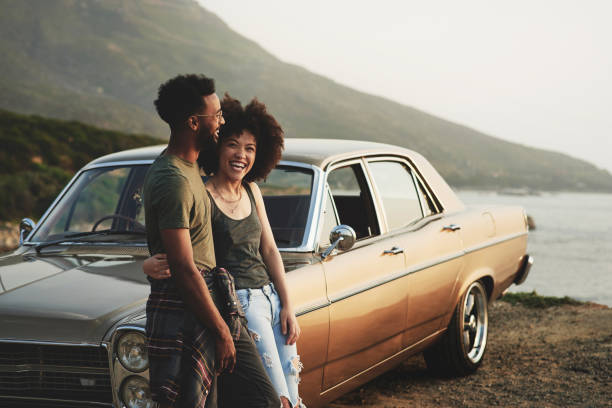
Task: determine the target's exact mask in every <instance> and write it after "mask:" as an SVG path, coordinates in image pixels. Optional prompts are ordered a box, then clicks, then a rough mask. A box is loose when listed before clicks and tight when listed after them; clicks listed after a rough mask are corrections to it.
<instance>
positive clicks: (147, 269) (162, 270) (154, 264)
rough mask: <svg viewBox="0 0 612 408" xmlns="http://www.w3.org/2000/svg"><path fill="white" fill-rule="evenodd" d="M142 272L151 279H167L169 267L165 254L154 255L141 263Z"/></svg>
mask: <svg viewBox="0 0 612 408" xmlns="http://www.w3.org/2000/svg"><path fill="white" fill-rule="evenodd" d="M142 271H143V272H144V273H145V274H146V275H148V276H150V277H152V278H153V279H167V278H169V277H170V276H172V275H171V274H170V267H169V266H168V260H167V258H166V254H155V255H153V256H152V257H150V258H147V260H145V261H144V262H143V263H142Z"/></svg>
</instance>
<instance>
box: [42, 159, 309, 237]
mask: <svg viewBox="0 0 612 408" xmlns="http://www.w3.org/2000/svg"><path fill="white" fill-rule="evenodd" d="M147 169H148V166H147V165H135V166H112V167H99V168H94V169H90V170H86V171H83V172H82V173H81V174H80V175H79V176H78V178H77V179H76V180H75V181H74V182H73V183H72V184H71V185H70V187H69V189H68V190H67V191H66V193H65V194H64V195H63V196H62V197H61V199H60V200H59V201H58V202H57V204H56V205H55V206H54V207H53V209H52V210H51V212H50V213H49V215H48V216H47V217H46V219H45V220H44V223H43V224H42V225H41V226H40V227H39V228H38V229H37V230H36V232H35V234H34V235H33V236H32V237H31V238H30V241H31V242H38V243H42V242H51V241H60V240H63V239H65V238H66V239H68V238H71V237H75V236H79V238H80V239H79V240H84V239H85V240H89V239H91V240H92V241H96V240H105V241H111V240H112V241H117V242H126V241H130V242H138V243H145V242H146V237H145V236H144V235H143V234H142V232H143V231H144V225H145V217H144V206H143V197H142V185H143V182H144V176H145V174H146V172H147ZM312 182H313V172H312V170H309V169H302V168H296V167H288V166H280V167H277V168H276V169H274V170H272V172H271V173H270V174H269V175H268V177H267V178H266V180H265V181H262V182H260V183H259V186H260V188H261V191H262V194H263V196H264V203H265V205H266V210H267V213H268V219H269V220H270V225H271V227H272V232H273V234H274V238H275V240H276V243H277V245H278V247H279V248H293V247H297V246H300V245H301V244H302V241H303V237H304V231H305V228H306V224H307V221H308V211H309V208H310V197H311V192H312ZM96 231H119V232H121V235H112V236H111V235H109V234H91V235H89V234H83V233H87V232H96ZM126 232H128V233H126ZM129 232H133V233H134V234H129Z"/></svg>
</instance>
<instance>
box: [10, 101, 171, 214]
mask: <svg viewBox="0 0 612 408" xmlns="http://www.w3.org/2000/svg"><path fill="white" fill-rule="evenodd" d="M153 144H159V139H157V138H153V137H151V136H145V135H131V134H125V133H121V132H117V131H113V130H105V129H98V128H95V127H93V126H89V125H85V124H82V123H79V122H74V121H72V122H68V121H63V120H57V119H47V118H42V117H40V116H25V115H18V114H15V113H11V112H7V111H4V110H1V109H0V146H2V150H0V191H1V192H2V194H0V220H3V221H14V220H18V219H20V218H23V217H32V218H35V219H37V218H40V216H41V215H42V214H43V212H44V211H45V210H46V209H47V207H48V206H49V205H50V204H51V202H52V201H53V200H54V199H55V197H56V196H57V195H58V194H59V192H60V191H61V190H62V188H63V187H64V185H66V183H67V182H68V180H70V178H71V177H72V176H73V175H74V173H75V172H76V171H77V170H78V169H80V168H81V167H83V166H84V165H85V164H86V163H88V162H89V161H91V160H93V159H95V158H96V157H99V156H102V155H105V154H108V153H112V152H116V151H119V150H125V149H131V148H134V147H139V146H147V145H153Z"/></svg>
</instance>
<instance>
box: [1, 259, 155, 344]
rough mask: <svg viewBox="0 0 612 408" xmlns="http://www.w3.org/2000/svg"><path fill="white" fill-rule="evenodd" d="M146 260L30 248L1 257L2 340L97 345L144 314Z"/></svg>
mask: <svg viewBox="0 0 612 408" xmlns="http://www.w3.org/2000/svg"><path fill="white" fill-rule="evenodd" d="M45 252H46V251H45ZM143 259H144V257H142V256H133V255H105V254H99V253H92V254H87V253H84V254H83V253H82V254H74V253H72V254H70V253H66V252H61V253H55V254H47V253H44V254H42V255H37V254H36V252H34V251H32V250H25V251H24V250H21V251H19V250H18V251H17V252H15V253H13V254H11V255H8V256H4V257H2V258H0V328H1V330H0V339H2V340H18V341H43V342H68V343H94V344H99V343H100V342H101V341H103V340H104V338H105V334H106V333H107V332H108V330H109V329H110V328H111V327H112V326H113V325H115V324H116V323H117V322H119V321H121V320H125V319H127V318H129V317H130V316H132V315H134V314H139V315H142V312H143V310H144V307H145V303H146V299H147V296H148V294H149V284H148V282H147V280H146V278H145V276H144V274H143V273H142V267H141V266H142V261H143Z"/></svg>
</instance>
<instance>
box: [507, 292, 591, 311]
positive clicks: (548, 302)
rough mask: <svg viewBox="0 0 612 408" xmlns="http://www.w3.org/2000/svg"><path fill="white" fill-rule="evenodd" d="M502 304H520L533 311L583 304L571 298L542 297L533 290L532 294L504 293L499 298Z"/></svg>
mask: <svg viewBox="0 0 612 408" xmlns="http://www.w3.org/2000/svg"><path fill="white" fill-rule="evenodd" d="M501 300H503V301H504V302H508V303H510V304H511V305H516V304H519V303H520V304H521V305H523V306H526V307H530V308H533V309H546V308H548V307H553V306H562V305H573V306H577V305H582V304H584V302H581V301H579V300H576V299H572V298H571V297H568V296H564V297H555V296H542V295H538V293H537V292H536V291H535V290H534V291H533V292H530V293H529V292H517V293H506V294H505V295H504V297H502V298H501Z"/></svg>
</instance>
